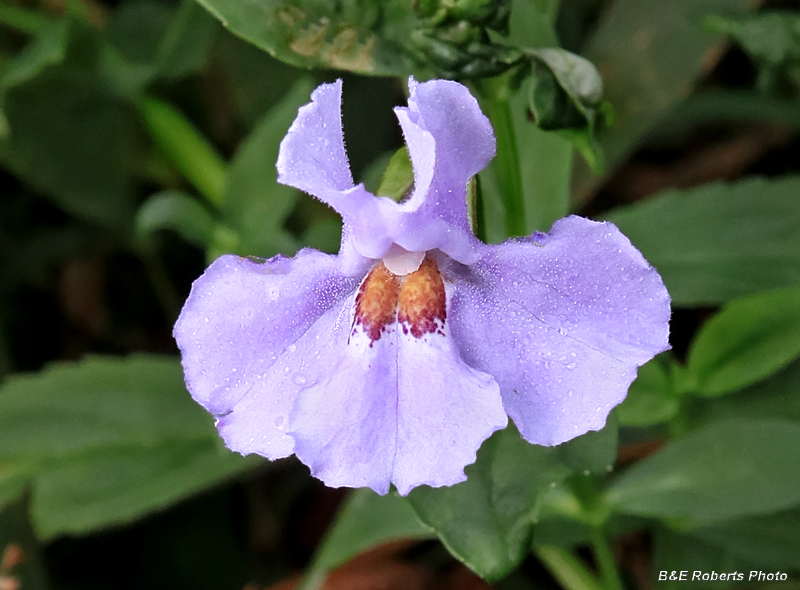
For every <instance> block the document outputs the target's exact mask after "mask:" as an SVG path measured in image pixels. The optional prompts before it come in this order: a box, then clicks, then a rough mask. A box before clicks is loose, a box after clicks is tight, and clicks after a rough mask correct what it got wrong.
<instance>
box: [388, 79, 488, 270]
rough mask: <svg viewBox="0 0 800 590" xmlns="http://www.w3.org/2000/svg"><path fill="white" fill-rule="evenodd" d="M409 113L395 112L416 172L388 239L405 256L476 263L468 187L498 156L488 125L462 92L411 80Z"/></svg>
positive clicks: (444, 83)
mask: <svg viewBox="0 0 800 590" xmlns="http://www.w3.org/2000/svg"><path fill="white" fill-rule="evenodd" d="M409 90H410V92H411V95H410V97H409V101H408V105H409V106H408V107H399V108H397V109H395V114H396V115H397V118H398V120H399V121H400V125H401V127H402V128H403V134H404V136H405V138H406V144H407V145H408V150H409V154H410V156H411V161H412V164H413V167H414V179H415V187H414V193H413V194H412V196H411V198H410V199H409V200H408V201H407V202H405V203H403V204H402V206H401V207H400V211H401V213H400V215H399V216H398V219H397V221H396V222H395V226H394V229H393V231H392V235H393V236H394V239H395V242H396V243H397V244H399V245H400V246H402V247H403V248H405V249H406V250H413V251H425V250H433V249H439V250H441V251H442V252H444V253H445V254H447V255H448V256H450V257H451V258H453V259H455V260H458V261H459V262H462V263H465V264H469V263H472V262H474V261H475V260H476V259H477V251H476V247H477V241H476V239H475V237H474V236H473V235H472V230H471V229H470V226H469V218H468V214H467V203H466V185H467V181H468V180H469V179H470V177H472V176H473V175H475V174H477V173H478V172H479V171H480V170H482V169H483V168H484V167H485V166H486V164H488V162H489V160H491V159H492V158H493V157H494V155H495V151H496V142H495V138H494V134H493V132H492V127H491V124H490V123H489V120H488V119H487V118H486V116H484V114H483V113H482V112H481V110H480V107H479V106H478V102H477V101H476V100H475V98H474V97H473V96H472V95H471V94H470V93H469V91H468V90H467V88H466V87H464V86H462V85H461V84H458V83H457V82H452V81H449V80H433V81H430V82H425V83H422V84H417V83H416V82H415V81H414V79H413V78H411V79H410V80H409Z"/></svg>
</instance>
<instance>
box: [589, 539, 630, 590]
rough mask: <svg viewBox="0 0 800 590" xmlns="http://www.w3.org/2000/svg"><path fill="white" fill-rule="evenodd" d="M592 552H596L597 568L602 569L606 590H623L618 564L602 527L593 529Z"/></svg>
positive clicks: (601, 574)
mask: <svg viewBox="0 0 800 590" xmlns="http://www.w3.org/2000/svg"><path fill="white" fill-rule="evenodd" d="M591 538H592V550H593V551H594V556H595V559H597V566H598V568H600V576H601V577H602V579H603V585H604V586H605V588H606V590H623V585H622V580H621V579H620V577H619V571H618V570H617V563H616V561H614V553H613V552H612V551H611V546H610V545H609V543H608V539H607V538H606V535H605V533H604V532H603V529H602V528H601V527H593V528H592V533H591Z"/></svg>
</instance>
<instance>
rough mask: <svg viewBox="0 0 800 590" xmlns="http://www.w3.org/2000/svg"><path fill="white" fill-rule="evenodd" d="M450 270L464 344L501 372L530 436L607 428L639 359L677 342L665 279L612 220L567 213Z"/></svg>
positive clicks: (480, 365)
mask: <svg viewBox="0 0 800 590" xmlns="http://www.w3.org/2000/svg"><path fill="white" fill-rule="evenodd" d="M453 272H454V273H455V274H458V275H460V276H459V279H458V281H457V288H456V293H455V296H454V299H453V324H452V328H453V336H454V338H455V340H456V342H457V343H458V346H459V350H460V352H461V354H462V356H463V357H464V359H465V360H466V361H467V362H468V363H469V364H470V365H472V366H473V367H475V368H477V369H479V370H481V371H484V372H487V373H489V374H491V375H494V377H495V378H496V379H497V380H498V382H499V384H500V390H501V393H502V395H503V402H504V404H505V408H506V410H507V411H508V414H509V416H510V417H511V418H512V419H513V420H514V422H515V424H516V425H517V428H518V429H519V430H520V432H521V433H522V435H523V437H525V439H527V440H528V441H530V442H533V443H537V444H543V445H556V444H559V443H561V442H563V441H565V440H568V439H570V438H572V437H574V436H577V435H579V434H583V433H584V432H586V431H588V430H597V429H599V428H601V427H602V426H603V424H604V423H605V420H606V417H607V415H608V412H609V411H610V409H611V408H612V407H613V406H614V405H616V404H618V403H619V402H621V401H622V399H624V397H625V394H626V392H627V388H628V386H629V385H630V383H631V382H632V381H633V379H634V378H635V376H636V367H637V366H639V365H642V364H644V363H645V362H647V361H648V360H649V359H650V358H652V357H653V356H654V355H656V354H658V353H659V352H661V351H663V350H665V349H667V348H668V347H669V344H668V334H669V316H670V308H669V295H668V293H667V291H666V289H665V288H664V285H663V283H662V282H661V278H660V277H659V276H658V273H657V272H656V271H655V270H654V269H653V268H652V267H650V266H649V265H648V264H647V262H646V261H645V260H644V258H642V255H641V254H640V253H639V252H638V250H636V249H635V248H634V247H633V246H632V245H631V243H630V242H629V241H628V239H627V238H625V236H623V235H622V234H621V233H620V232H619V230H617V228H616V227H614V226H613V225H612V224H610V223H597V222H593V221H589V220H586V219H582V218H579V217H568V218H566V219H562V220H561V221H558V222H556V223H555V224H554V225H553V228H552V229H551V232H550V234H547V235H546V234H536V235H535V236H534V237H533V238H532V239H528V240H515V241H508V242H505V243H503V244H500V245H497V246H486V247H485V253H484V255H483V257H482V258H481V260H480V262H478V263H477V264H475V265H474V266H473V267H472V268H470V269H469V270H465V269H460V270H459V269H456V268H454V269H453Z"/></svg>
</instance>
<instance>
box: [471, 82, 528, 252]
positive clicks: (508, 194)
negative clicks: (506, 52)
mask: <svg viewBox="0 0 800 590" xmlns="http://www.w3.org/2000/svg"><path fill="white" fill-rule="evenodd" d="M478 90H479V92H480V94H481V98H482V99H483V106H484V108H485V111H486V113H487V114H488V116H489V120H490V121H491V122H492V126H493V127H494V134H495V137H496V138H497V156H496V157H495V161H494V166H495V168H496V170H497V184H498V185H499V187H500V193H501V196H502V199H503V205H504V207H505V222H506V232H507V233H508V237H511V236H524V235H527V234H528V231H527V228H526V227H525V225H526V224H525V195H524V192H523V188H522V173H521V170H520V166H519V154H518V153H517V136H516V133H515V132H514V120H513V117H512V116H511V107H510V106H509V102H508V101H509V98H510V92H511V90H510V88H509V85H508V79H507V78H506V77H505V76H498V77H496V78H485V79H483V80H480V81H479V82H478Z"/></svg>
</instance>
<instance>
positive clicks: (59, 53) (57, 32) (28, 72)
mask: <svg viewBox="0 0 800 590" xmlns="http://www.w3.org/2000/svg"><path fill="white" fill-rule="evenodd" d="M69 34H70V21H69V19H66V18H64V19H60V20H57V21H44V23H43V26H42V28H41V29H40V30H39V32H38V33H37V34H36V37H35V38H34V39H33V41H31V42H30V43H29V44H28V45H26V46H25V49H23V50H22V51H21V52H20V53H19V55H17V56H16V57H15V58H14V59H13V60H11V61H10V62H8V63H7V64H5V66H4V67H3V69H2V73H0V92H5V91H6V90H7V89H8V88H11V87H12V86H16V85H18V84H22V83H24V82H27V81H28V80H32V79H33V78H35V77H36V76H38V75H39V74H40V73H42V72H43V71H44V70H46V69H47V68H48V67H50V66H53V65H57V64H59V63H61V62H62V61H64V59H65V58H66V55H67V47H68V44H69Z"/></svg>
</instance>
